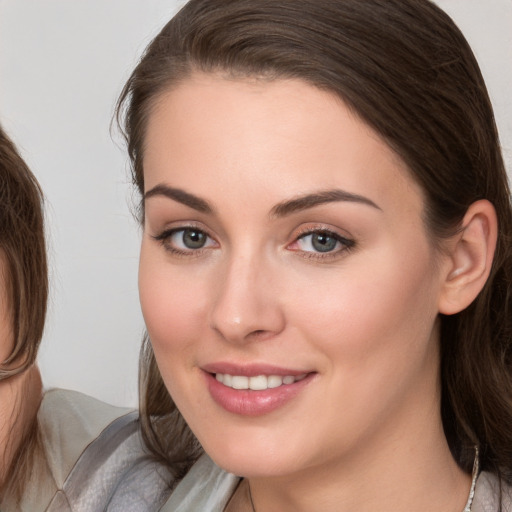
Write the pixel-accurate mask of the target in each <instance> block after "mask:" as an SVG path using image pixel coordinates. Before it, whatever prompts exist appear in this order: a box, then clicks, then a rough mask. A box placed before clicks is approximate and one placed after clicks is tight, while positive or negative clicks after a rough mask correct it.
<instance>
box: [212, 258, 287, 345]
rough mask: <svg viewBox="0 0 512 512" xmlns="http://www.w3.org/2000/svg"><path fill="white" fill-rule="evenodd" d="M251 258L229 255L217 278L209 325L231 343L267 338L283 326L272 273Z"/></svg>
mask: <svg viewBox="0 0 512 512" xmlns="http://www.w3.org/2000/svg"><path fill="white" fill-rule="evenodd" d="M255 260H256V258H247V257H242V256H238V257H233V258H232V260H231V261H230V262H229V263H227V265H226V269H225V271H224V272H222V273H221V275H220V276H219V279H218V281H217V289H216V293H214V296H215V299H214V301H213V305H212V310H211V321H210V325H211V327H212V329H214V330H215V331H217V332H218V333H219V334H220V335H221V336H222V337H223V338H224V339H225V340H227V341H229V342H231V343H247V342H250V341H251V340H266V339H271V338H272V337H274V336H276V335H277V334H279V333H280V332H281V331H282V330H283V329H284V326H285V316H284V311H283V308H282V307H281V304H280V297H279V292H278V281H277V280H276V278H277V276H276V275H275V274H276V272H272V269H271V268H269V267H270V265H268V264H267V265H266V264H265V262H263V261H262V260H260V261H255Z"/></svg>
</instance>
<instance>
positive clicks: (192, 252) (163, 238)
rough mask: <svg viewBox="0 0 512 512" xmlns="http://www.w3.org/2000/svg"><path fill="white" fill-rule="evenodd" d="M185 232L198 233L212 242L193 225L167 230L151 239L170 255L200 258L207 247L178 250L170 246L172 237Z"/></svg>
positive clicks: (202, 231) (201, 230)
mask: <svg viewBox="0 0 512 512" xmlns="http://www.w3.org/2000/svg"><path fill="white" fill-rule="evenodd" d="M187 231H188V232H195V233H200V234H202V235H204V236H206V237H207V239H210V240H213V238H212V237H211V236H210V235H209V234H208V233H207V232H206V231H205V230H204V229H200V228H198V227H196V226H193V225H191V226H180V227H177V228H171V229H167V230H165V231H163V232H162V233H160V234H159V235H156V236H153V239H155V240H156V241H158V242H160V243H161V244H162V246H163V247H164V249H165V250H166V251H169V252H170V253H172V254H173V255H175V256H183V257H197V256H200V255H201V254H202V253H203V251H204V250H208V247H204V246H203V247H198V248H197V249H191V248H188V249H180V248H177V247H174V246H172V245H171V243H170V241H171V239H172V237H173V236H174V235H176V234H178V233H183V235H184V234H185V233H186V232H187ZM183 235H182V236H183Z"/></svg>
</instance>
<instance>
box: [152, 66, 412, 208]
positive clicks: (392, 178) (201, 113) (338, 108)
mask: <svg viewBox="0 0 512 512" xmlns="http://www.w3.org/2000/svg"><path fill="white" fill-rule="evenodd" d="M144 177H145V187H146V190H149V189H150V188H152V187H153V186H155V185H157V184H160V183H167V184H170V185H176V186H181V185H182V184H186V185H187V186H191V187H193V188H194V189H195V190H197V191H198V192H199V193H200V194H202V193H207V192H209V191H211V190H215V189H216V188H218V186H219V183H223V182H225V181H230V182H233V181H234V180H235V181H237V182H238V183H239V184H240V185H241V186H242V185H243V184H244V182H245V185H246V186H247V187H250V190H251V191H253V192H254V191H257V190H258V189H261V190H262V191H264V190H265V188H266V189H267V190H266V191H265V192H264V193H266V194H268V193H269V191H275V190H276V189H277V190H280V191H283V190H285V191H286V193H287V194H288V195H294V194H301V193H303V191H304V190H303V189H305V188H306V189H314V188H316V189H318V188H323V189H326V188H336V187H340V186H342V187H343V188H344V189H346V190H348V191H350V192H353V193H363V192H364V193H365V194H366V195H373V196H379V195H386V194H385V193H386V192H393V193H392V194H391V195H390V197H389V199H390V200H392V201H396V200H398V199H399V197H398V196H400V195H411V194H412V196H413V199H414V200H418V198H419V200H422V194H421V190H420V189H419V187H418V186H417V185H416V184H415V182H414V181H413V179H412V178H411V177H410V173H409V171H408V169H407V168H406V166H405V164H404V163H403V162H402V160H401V159H400V158H399V157H398V156H397V155H396V154H395V153H394V152H393V151H392V150H391V149H390V148H389V146H388V145H387V144H386V143H385V142H384V141H383V140H382V139H381V137H379V136H378V134H376V133H375V132H374V131H373V130H372V129H371V128H370V127H369V126H368V125H367V124H366V123H364V122H363V121H362V120H361V119H360V118H359V117H358V116H357V115H356V114H355V113H354V112H353V111H352V110H351V109H350V108H348V107H347V106H346V105H345V104H344V103H343V101H342V100H341V99H340V98H338V97H337V96H335V95H334V94H332V93H329V92H325V91H322V90H320V89H318V88H316V87H313V86H311V85H309V84H307V83H305V82H303V81H301V80H283V79H280V80H274V81H268V80H257V79H228V78H224V77H221V76H218V75H205V74H196V75H192V76H191V77H190V78H189V79H187V80H185V81H184V82H181V83H180V84H179V85H178V86H176V87H174V88H172V89H171V90H168V91H166V92H165V93H163V94H162V95H161V96H160V97H159V98H158V99H157V100H156V101H155V103H154V104H153V108H152V110H151V113H150V116H149V119H148V126H147V131H146V140H145V152H144ZM246 178H247V179H246ZM224 184H226V183H224ZM265 185H267V187H265ZM228 189H229V187H228V188H224V190H228ZM248 190H249V188H248ZM397 193H398V196H397ZM270 195H273V194H270ZM388 195H389V194H388ZM391 196H394V197H391ZM278 199H281V198H277V197H276V200H278Z"/></svg>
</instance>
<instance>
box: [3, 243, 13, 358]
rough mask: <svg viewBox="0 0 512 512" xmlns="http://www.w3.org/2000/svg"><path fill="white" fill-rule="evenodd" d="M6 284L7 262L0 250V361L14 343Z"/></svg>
mask: <svg viewBox="0 0 512 512" xmlns="http://www.w3.org/2000/svg"><path fill="white" fill-rule="evenodd" d="M7 286H8V282H7V264H6V261H5V257H4V255H3V254H2V253H1V252H0V363H3V362H4V361H5V360H6V359H7V358H8V357H9V355H10V354H11V351H12V348H13V343H14V340H13V332H12V314H11V308H10V305H9V294H8V288H7Z"/></svg>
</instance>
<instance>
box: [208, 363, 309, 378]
mask: <svg viewBox="0 0 512 512" xmlns="http://www.w3.org/2000/svg"><path fill="white" fill-rule="evenodd" d="M201 369H202V370H203V371H205V372H208V373H222V374H228V375H243V376H245V377H257V376H258V375H280V376H281V377H286V376H288V375H291V376H292V377H298V376H300V375H304V374H305V373H311V370H298V369H292V368H283V367H280V366H275V365H272V364H265V363H254V364H237V363H231V362H216V363H208V364H205V365H202V366H201Z"/></svg>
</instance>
